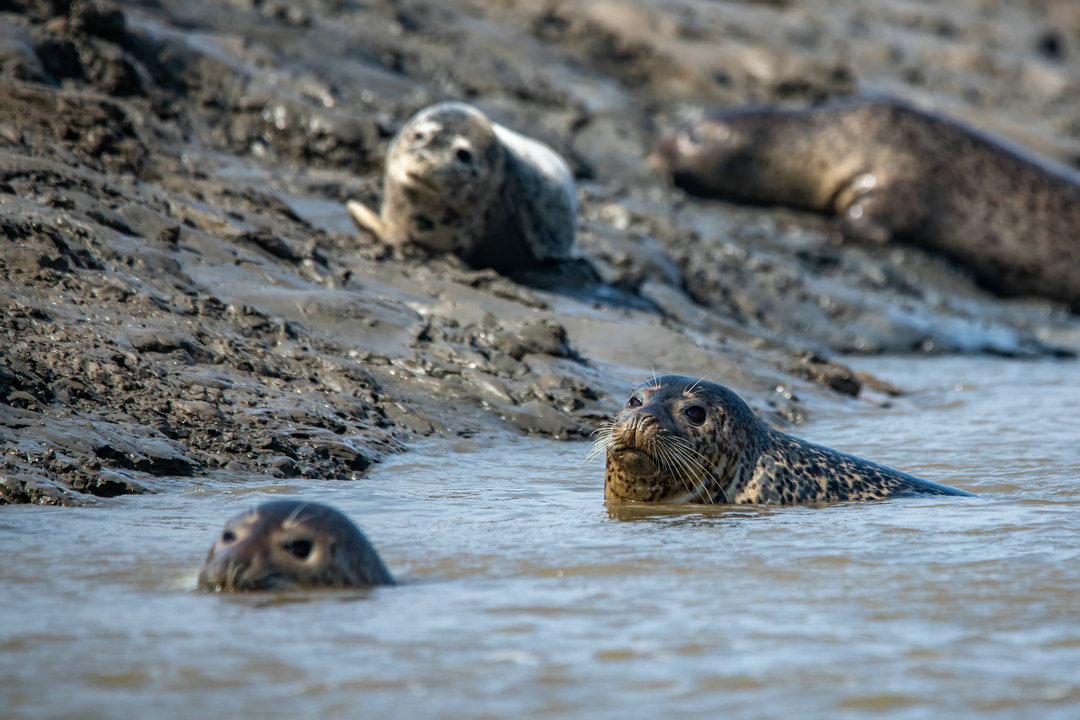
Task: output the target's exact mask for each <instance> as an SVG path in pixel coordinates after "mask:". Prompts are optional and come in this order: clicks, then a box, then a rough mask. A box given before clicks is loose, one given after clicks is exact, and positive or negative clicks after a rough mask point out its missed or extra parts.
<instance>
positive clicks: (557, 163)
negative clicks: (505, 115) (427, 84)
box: [346, 102, 577, 273]
mask: <svg viewBox="0 0 1080 720" xmlns="http://www.w3.org/2000/svg"><path fill="white" fill-rule="evenodd" d="M384 191H385V198H384V201H383V206H382V211H381V213H380V214H379V215H376V214H375V213H374V212H373V211H372V210H371V209H369V208H368V207H366V206H365V205H363V204H362V203H359V202H357V201H355V200H350V201H349V202H348V203H347V204H346V207H347V208H348V211H349V214H350V216H351V217H352V220H353V222H354V224H356V226H357V227H359V228H360V229H362V230H369V231H371V232H372V233H373V234H374V235H375V236H376V237H378V238H379V239H380V240H382V241H383V242H385V243H387V244H391V245H401V244H404V243H414V244H417V245H420V246H423V247H425V248H427V249H429V250H433V251H436V252H451V253H454V254H455V255H458V256H459V257H461V258H462V259H463V260H464V261H465V262H466V263H467V264H469V265H471V266H473V267H477V268H493V269H495V270H497V271H499V272H502V273H512V272H518V271H522V270H530V269H534V268H536V267H539V266H542V265H544V264H546V263H549V262H553V261H561V260H566V259H568V258H569V257H570V252H571V249H572V248H573V245H574V235H575V232H576V229H577V195H576V192H575V189H574V178H573V175H572V174H571V173H570V168H569V167H567V165H566V162H565V161H564V160H563V159H562V158H561V157H560V156H559V155H558V154H557V153H556V152H555V151H554V150H552V149H551V148H549V147H548V146H547V145H544V144H542V143H540V142H538V141H536V140H533V139H531V138H527V137H525V136H523V135H519V134H518V133H516V132H514V131H512V130H508V129H507V128H505V127H502V126H501V125H498V124H496V123H493V122H491V121H490V120H489V119H488V118H487V117H486V116H485V115H484V114H483V113H481V112H480V111H479V110H477V109H476V108H474V107H472V106H471V105H466V104H464V103H459V102H444V103H438V104H436V105H432V106H430V107H428V108H425V109H424V110H421V111H420V112H419V113H417V114H416V115H415V116H413V117H412V118H411V119H410V120H409V121H408V122H407V123H405V125H404V126H403V127H402V128H401V130H400V131H398V133H397V135H395V136H394V139H393V140H392V141H391V143H390V148H389V150H388V151H387V156H386V166H385V171H384Z"/></svg>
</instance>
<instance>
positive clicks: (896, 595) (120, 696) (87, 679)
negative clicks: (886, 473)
mask: <svg viewBox="0 0 1080 720" xmlns="http://www.w3.org/2000/svg"><path fill="white" fill-rule="evenodd" d="M860 369H866V370H870V371H872V372H875V373H877V374H878V375H879V376H881V377H883V378H884V379H886V380H889V381H891V382H893V383H895V384H897V385H900V386H902V387H907V388H911V389H914V390H916V391H917V392H915V393H914V394H912V395H910V396H908V397H906V398H901V399H898V400H896V401H895V403H894V407H893V408H892V409H890V410H887V411H882V410H880V409H875V408H870V407H868V406H863V405H861V404H859V403H857V402H854V401H853V402H852V410H851V411H850V412H841V413H836V414H835V415H834V416H832V417H820V418H815V419H814V421H813V422H812V423H811V424H810V425H809V426H807V427H806V428H803V429H802V433H803V434H804V435H805V436H806V437H808V438H809V439H811V440H815V441H818V442H823V443H827V444H830V445H833V446H835V447H838V448H840V449H844V450H848V451H851V452H855V453H858V454H861V455H864V456H867V457H870V458H873V459H876V460H879V461H882V462H885V463H888V464H892V465H895V466H898V467H900V468H903V469H905V470H910V471H912V472H915V473H917V474H920V475H923V476H925V477H927V478H930V479H933V480H937V481H940V482H944V483H947V484H952V485H957V486H960V487H963V488H965V489H968V490H972V491H974V492H977V493H979V494H980V496H981V497H979V498H948V499H942V498H931V499H906V500H900V501H893V502H888V503H879V504H851V505H843V506H833V507H828V508H821V509H808V508H795V509H782V510H778V509H773V510H760V509H730V508H689V507H685V506H684V507H679V508H656V507H629V506H605V504H604V502H603V496H602V466H601V465H600V464H599V463H595V464H593V465H590V466H586V467H584V468H581V469H579V464H580V462H581V458H582V457H583V456H584V453H585V451H586V446H585V445H584V444H562V443H552V442H545V441H534V440H511V439H499V440H498V444H497V445H495V446H492V447H484V446H483V444H484V443H480V442H475V441H461V442H459V443H458V444H457V445H456V446H453V447H446V446H444V445H430V446H426V447H421V448H419V449H418V451H417V452H413V453H409V454H406V455H402V456H399V457H396V458H394V459H393V460H391V461H390V462H388V463H386V464H384V465H382V466H381V467H379V468H378V469H377V470H376V471H375V472H374V473H373V474H372V475H371V476H370V477H369V478H367V479H365V480H363V481H360V482H356V483H337V482H310V481H288V482H289V483H290V484H289V485H281V486H276V487H265V488H255V487H240V486H237V485H235V484H225V483H220V482H219V483H212V482H211V483H205V484H203V485H201V486H199V487H197V488H195V489H193V490H190V491H187V492H184V493H177V494H172V495H160V496H151V497H140V498H122V499H117V500H114V501H110V502H109V503H108V504H107V506H106V507H103V508H87V509H53V508H28V507H9V508H3V509H0V551H2V552H3V556H4V557H5V558H6V560H5V562H4V563H3V564H2V566H0V587H2V588H3V590H2V594H0V597H2V598H3V608H4V612H3V618H4V622H3V623H0V668H2V670H3V672H0V716H5V714H6V715H7V716H18V717H58V716H68V717H70V716H78V717H102V718H105V717H108V718H115V717H184V718H190V717H211V716H212V717H282V716H305V717H346V718H354V717H359V716H363V717H435V716H438V717H475V716H480V715H486V716H492V717H526V716H528V717H534V716H564V715H579V716H584V715H588V716H589V717H612V718H616V717H618V718H621V717H627V716H646V715H651V716H673V715H680V714H681V715H684V716H715V715H717V714H719V713H721V712H723V713H726V714H728V715H730V716H731V717H755V718H756V717H778V716H794V717H805V716H810V715H819V716H823V717H836V716H841V717H867V716H874V717H890V718H916V717H919V718H921V717H942V716H956V715H965V714H970V715H988V716H1001V717H1040V718H1053V717H1061V718H1073V717H1077V714H1078V712H1080V676H1077V674H1076V668H1077V667H1080V622H1078V621H1080V609H1078V603H1077V602H1076V598H1077V597H1078V595H1080V563H1078V562H1077V556H1078V554H1080V539H1078V537H1080V533H1078V530H1080V520H1078V513H1077V502H1078V499H1077V498H1078V489H1080V481H1078V480H1080V458H1078V454H1077V452H1076V447H1077V435H1078V432H1077V423H1076V420H1075V417H1074V415H1073V409H1074V407H1075V406H1076V404H1077V400H1080V380H1078V379H1077V378H1078V375H1077V368H1076V366H1075V365H1073V364H1031V363H1012V362H997V361H988V360H971V359H942V360H922V361H913V360H875V361H872V362H865V363H862V365H861V367H860ZM491 442H492V443H494V442H495V441H491ZM270 492H279V493H285V494H288V495H291V496H303V497H306V498H310V499H312V500H317V501H321V502H326V503H329V504H332V505H335V506H336V507H338V508H340V509H342V510H343V511H345V512H346V513H348V514H349V515H350V516H352V517H353V518H355V519H356V520H357V521H358V523H359V524H360V525H361V526H362V527H363V528H364V530H365V532H366V533H367V534H368V536H369V537H370V538H371V540H372V541H373V542H374V544H375V545H376V547H378V548H379V549H380V551H381V553H382V555H383V557H384V559H385V560H386V562H387V564H388V566H389V567H390V568H391V569H392V571H393V572H394V573H395V574H396V576H397V577H398V578H399V579H400V580H402V581H404V584H403V585H402V586H400V587H396V588H380V589H376V590H371V591H362V592H355V591H354V592H308V593H299V594H295V595H272V594H271V595H249V596H231V597H230V596H218V595H204V594H200V593H197V592H195V591H194V590H193V588H194V577H195V572H196V570H197V567H198V565H199V563H200V562H201V560H202V558H203V556H204V554H205V552H206V551H207V549H208V548H209V546H210V543H211V540H212V538H213V536H214V535H215V533H216V532H218V530H219V529H220V527H221V526H222V524H223V523H224V521H225V519H226V518H227V517H228V516H229V515H231V514H232V513H234V512H236V511H238V510H239V509H240V508H243V507H246V506H248V505H250V504H252V503H256V502H259V501H260V500H263V499H266V497H267V493H270Z"/></svg>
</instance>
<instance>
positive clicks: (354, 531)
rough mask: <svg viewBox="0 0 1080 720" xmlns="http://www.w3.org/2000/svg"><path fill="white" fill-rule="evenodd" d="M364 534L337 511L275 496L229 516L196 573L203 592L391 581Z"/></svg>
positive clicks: (334, 585) (391, 578)
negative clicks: (200, 568)
mask: <svg viewBox="0 0 1080 720" xmlns="http://www.w3.org/2000/svg"><path fill="white" fill-rule="evenodd" d="M393 584H394V578H393V576H392V575H391V574H390V571H389V570H387V569H386V566H385V565H383V562H382V560H381V559H379V555H378V553H376V552H375V549H374V548H373V547H371V544H370V543H369V542H368V541H367V538H366V537H364V534H363V533H362V532H360V530H359V529H358V528H357V527H356V525H354V524H353V523H352V521H350V520H349V518H347V517H345V516H344V515H342V514H341V513H340V512H338V511H337V510H334V509H333V508H330V507H327V506H325V505H318V504H316V503H309V502H300V501H297V500H275V501H272V502H268V503H263V504H262V505H259V506H258V507H256V508H252V509H251V510H249V511H247V512H244V513H241V514H239V515H237V516H236V517H234V518H232V519H231V520H229V522H228V523H227V524H226V525H225V530H224V531H222V533H221V535H219V536H218V538H217V540H215V541H214V545H213V547H211V548H210V554H209V555H207V557H206V564H205V565H204V566H203V568H202V570H201V571H200V572H199V587H200V588H201V589H203V590H217V591H222V590H224V591H236V590H290V589H296V588H313V587H367V586H370V585H393Z"/></svg>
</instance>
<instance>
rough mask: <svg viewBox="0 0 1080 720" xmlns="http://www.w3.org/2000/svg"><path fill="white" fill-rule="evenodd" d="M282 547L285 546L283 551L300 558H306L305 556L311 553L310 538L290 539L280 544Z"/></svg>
mask: <svg viewBox="0 0 1080 720" xmlns="http://www.w3.org/2000/svg"><path fill="white" fill-rule="evenodd" d="M282 547H283V548H285V552H287V553H289V554H290V555H292V556H293V557H297V558H299V559H301V560H304V559H306V558H307V556H308V555H310V554H311V541H310V540H290V541H289V542H287V543H285V544H284V545H282Z"/></svg>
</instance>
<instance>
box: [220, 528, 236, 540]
mask: <svg viewBox="0 0 1080 720" xmlns="http://www.w3.org/2000/svg"><path fill="white" fill-rule="evenodd" d="M221 541H222V542H227V543H231V542H235V541H236V533H234V532H233V531H232V530H226V531H225V532H223V533H221Z"/></svg>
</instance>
